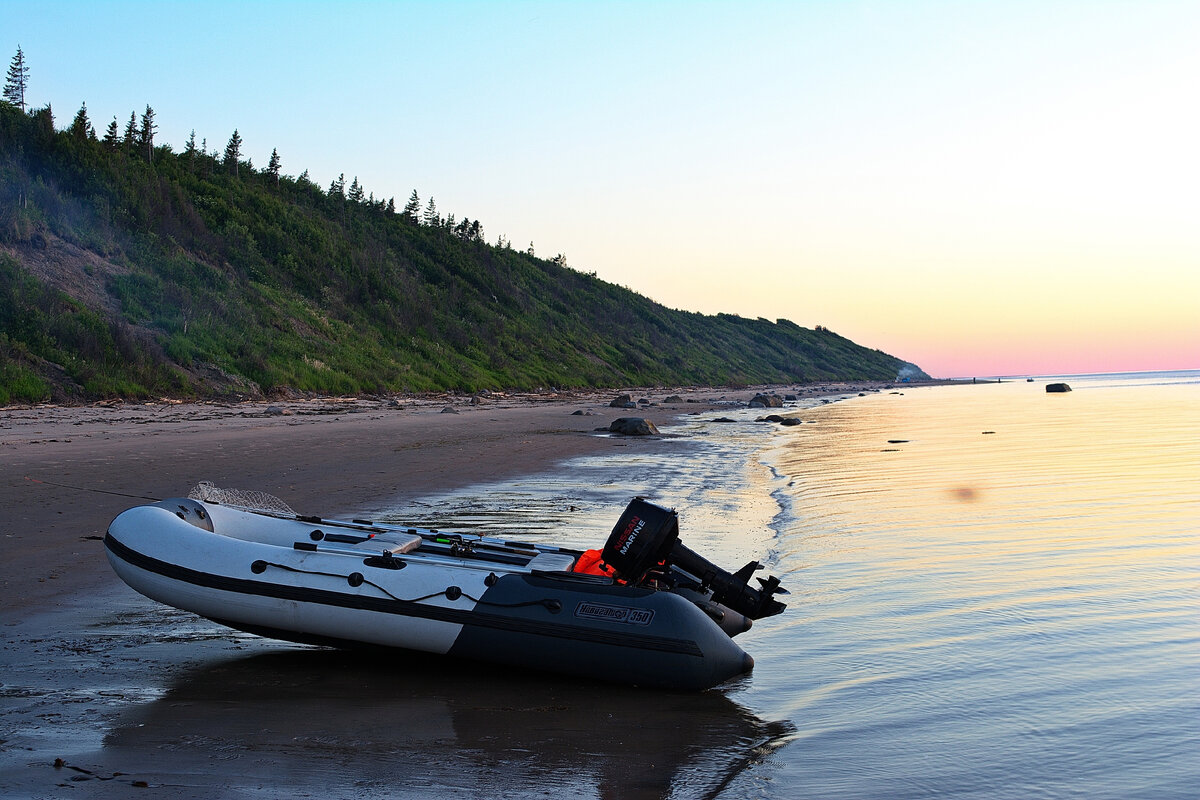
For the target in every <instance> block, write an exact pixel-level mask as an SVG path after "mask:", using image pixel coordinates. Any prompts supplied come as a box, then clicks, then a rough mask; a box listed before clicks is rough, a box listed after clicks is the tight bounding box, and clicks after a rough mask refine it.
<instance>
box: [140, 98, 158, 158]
mask: <svg viewBox="0 0 1200 800" xmlns="http://www.w3.org/2000/svg"><path fill="white" fill-rule="evenodd" d="M156 133H158V125H156V124H154V109H153V108H151V107H150V105H149V104H147V105H146V113H144V114H142V127H141V129H140V130H139V131H138V145H139V146H140V147H144V148H146V163H147V164H149V163H150V162H152V161H153V160H154V134H156Z"/></svg>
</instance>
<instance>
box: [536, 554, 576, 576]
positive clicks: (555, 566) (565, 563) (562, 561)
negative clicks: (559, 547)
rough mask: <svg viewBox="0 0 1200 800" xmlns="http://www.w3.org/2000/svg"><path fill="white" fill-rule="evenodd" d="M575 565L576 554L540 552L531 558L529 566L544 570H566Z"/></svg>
mask: <svg viewBox="0 0 1200 800" xmlns="http://www.w3.org/2000/svg"><path fill="white" fill-rule="evenodd" d="M573 566H575V556H573V555H570V554H568V553H538V554H537V555H536V556H534V557H533V558H531V559H529V568H530V569H536V570H540V571H543V572H566V571H568V570H570V569H571V567H573Z"/></svg>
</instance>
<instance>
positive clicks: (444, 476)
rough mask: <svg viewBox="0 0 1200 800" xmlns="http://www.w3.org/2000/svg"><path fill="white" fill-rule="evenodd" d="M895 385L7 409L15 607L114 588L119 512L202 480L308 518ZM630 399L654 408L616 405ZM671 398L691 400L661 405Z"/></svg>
mask: <svg viewBox="0 0 1200 800" xmlns="http://www.w3.org/2000/svg"><path fill="white" fill-rule="evenodd" d="M891 386H893V385H892V384H882V383H869V382H851V383H838V384H834V383H829V384H821V385H816V386H795V387H785V386H775V387H748V388H745V389H739V390H732V389H712V388H707V387H694V388H666V389H663V388H657V389H622V390H612V391H588V392H557V393H513V394H500V393H495V394H492V395H488V396H484V397H480V396H476V397H475V398H472V397H467V396H449V397H448V396H433V397H430V396H428V395H425V396H407V397H402V398H399V397H389V398H377V397H376V398H355V397H348V398H339V397H324V398H314V399H305V400H287V401H263V400H255V401H246V402H240V403H218V402H207V403H178V402H175V401H161V402H156V403H153V402H143V403H121V402H105V403H98V404H92V405H89V406H62V405H52V404H43V405H38V406H19V407H8V408H2V409H0V463H3V464H4V465H5V466H4V468H3V472H2V475H3V477H2V479H0V519H2V523H0V536H2V537H3V542H4V546H5V550H6V553H7V558H6V559H5V561H4V563H3V565H0V591H3V592H4V593H5V596H6V597H8V598H10V599H9V600H8V601H7V602H6V605H7V606H8V609H9V613H10V614H11V613H12V612H14V611H16V610H17V609H18V608H27V607H35V606H36V607H45V606H46V605H47V604H48V603H54V602H55V601H57V600H59V599H61V598H62V597H64V596H68V595H72V594H76V593H79V592H81V591H89V590H94V589H96V588H99V587H101V586H104V585H106V584H110V585H115V582H116V581H117V578H116V576H115V575H113V574H112V573H111V571H110V570H109V569H108V564H107V560H106V559H105V558H104V557H103V549H102V547H101V546H100V543H99V540H100V539H102V538H103V534H104V531H105V529H106V528H107V525H108V523H109V521H111V520H112V518H113V517H115V516H116V515H117V514H118V513H120V512H121V511H123V510H125V509H126V508H128V507H130V506H131V505H135V504H136V503H137V502H139V501H141V500H143V499H150V500H154V499H161V498H165V497H177V496H180V495H184V494H186V493H187V492H188V491H190V490H191V489H192V487H194V486H195V485H196V484H198V483H199V482H201V481H205V480H208V481H212V482H213V483H215V484H216V485H218V486H220V487H222V488H234V489H248V490H257V491H263V492H268V493H270V494H274V495H277V496H278V497H280V498H281V499H282V500H284V501H285V502H287V503H288V504H289V505H291V506H292V507H293V508H296V509H297V511H299V512H301V513H310V514H321V515H329V516H335V515H351V514H365V515H368V516H369V515H371V514H372V513H373V512H374V511H375V510H377V509H378V508H382V507H391V508H394V507H395V506H396V505H397V504H398V503H400V504H402V503H403V502H405V501H406V500H411V499H415V498H418V497H420V496H421V495H422V494H426V493H430V492H435V491H444V490H448V489H457V488H462V487H465V486H469V485H472V484H475V483H483V482H486V481H491V480H497V479H503V478H511V477H516V476H520V475H524V474H530V473H533V472H537V471H539V470H542V469H546V468H548V467H550V466H552V465H553V464H555V463H558V462H561V461H563V460H566V459H569V458H572V457H575V456H579V455H587V454H593V453H600V452H604V451H605V450H607V449H610V448H612V447H613V446H614V445H615V444H616V441H617V440H616V439H614V438H610V437H608V436H601V435H596V430H595V429H596V428H598V427H606V426H607V425H608V424H609V423H610V422H611V421H612V420H613V419H616V418H617V417H622V416H643V417H646V418H647V419H650V420H651V421H652V422H653V423H654V424H655V425H659V426H667V425H670V424H671V423H672V422H673V421H674V420H675V419H677V418H680V417H683V416H686V415H690V414H697V413H707V412H710V411H714V410H718V409H720V408H722V407H730V406H742V407H744V406H745V405H746V403H747V402H748V401H749V399H750V398H752V397H753V396H754V395H755V394H756V393H758V392H760V391H764V392H770V391H775V392H778V393H779V394H781V395H783V394H787V393H794V394H797V395H798V396H801V397H802V398H803V397H827V396H834V395H844V394H857V393H859V392H864V393H865V392H871V391H882V390H883V389H884V388H890V387H891ZM618 394H629V395H631V397H632V398H633V399H634V401H635V402H636V401H638V400H646V401H648V403H647V402H644V403H642V404H640V405H639V406H638V407H637V408H636V409H623V408H611V407H609V402H610V401H611V400H612V399H613V398H614V397H615V396H617V395H618ZM672 396H678V397H679V398H680V399H681V400H682V401H683V402H678V403H670V404H667V403H665V402H664V401H665V398H667V397H672ZM447 409H452V410H453V411H454V412H455V413H447ZM772 410H774V409H772ZM784 410H786V409H784ZM576 412H578V413H576ZM618 438H621V439H625V441H628V439H627V438H626V437H618Z"/></svg>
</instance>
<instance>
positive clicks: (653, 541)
mask: <svg viewBox="0 0 1200 800" xmlns="http://www.w3.org/2000/svg"><path fill="white" fill-rule="evenodd" d="M602 558H603V559H604V562H605V563H606V564H608V565H609V566H610V567H612V568H613V569H615V570H616V573H617V577H619V578H621V579H622V580H625V581H628V582H629V583H634V584H636V583H640V582H641V581H642V580H644V579H645V578H646V576H647V574H648V573H650V572H652V571H655V570H660V571H663V572H665V573H669V571H670V569H671V568H672V567H674V568H676V569H678V570H680V571H682V572H685V573H687V574H688V575H691V576H693V577H694V578H695V579H696V580H697V581H698V582H699V583H700V586H701V587H702V588H704V589H710V590H711V591H712V599H713V601H714V602H716V603H720V604H721V605H724V606H728V607H729V608H732V609H733V610H734V611H737V612H738V613H740V614H744V615H746V616H747V617H749V618H750V619H761V618H762V617H770V616H772V615H774V614H778V613H780V612H782V611H783V610H784V608H785V607H786V606H784V604H783V603H781V602H779V601H778V600H776V599H775V598H774V597H773V596H772V595H775V594H778V593H783V594H786V593H787V590H786V589H783V588H781V587H780V586H779V579H778V578H775V577H770V578H765V579H764V578H759V579H758V582H759V584H760V588H758V589H755V588H754V587H752V586H750V585H748V584H749V581H750V578H751V577H752V576H753V575H754V573H755V571H757V570H760V569H762V566H761V565H760V564H759V563H758V562H757V561H751V562H750V563H749V564H747V565H746V566H744V567H742V568H741V569H739V570H738V571H737V572H735V573H729V572H726V571H725V570H723V569H721V568H720V567H718V566H716V565H715V564H713V563H712V562H711V561H709V560H708V559H706V558H704V557H703V556H701V555H700V554H698V553H696V552H695V551H693V550H691V549H690V548H688V547H686V546H685V545H684V544H683V543H682V542H680V541H679V515H678V514H677V513H676V512H675V510H674V509H666V508H663V507H662V506H657V505H655V504H654V503H649V502H647V501H645V500H643V499H641V498H640V497H636V498H634V499H633V500H632V501H631V502H630V503H629V505H628V506H627V507H626V508H625V513H624V514H622V515H621V518H620V519H619V520H617V525H616V527H614V528H613V531H612V533H611V534H610V535H609V537H608V541H607V542H605V544H604V552H603V555H602Z"/></svg>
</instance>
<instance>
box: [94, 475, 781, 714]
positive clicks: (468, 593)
mask: <svg viewBox="0 0 1200 800" xmlns="http://www.w3.org/2000/svg"><path fill="white" fill-rule="evenodd" d="M248 497H250V495H249V494H246V493H237V492H231V491H228V490H221V489H216V488H215V487H213V486H212V485H211V484H202V485H201V486H200V487H197V489H196V490H193V491H192V493H191V494H190V495H189V496H188V497H186V498H175V499H170V500H164V501H161V502H156V503H151V504H147V505H141V506H137V507H134V508H131V509H129V510H127V511H125V512H123V513H121V514H120V515H119V516H117V518H116V519H114V520H113V522H112V523H111V525H109V528H108V533H107V535H106V536H105V538H104V544H105V548H106V550H107V553H108V558H109V561H110V562H111V563H112V567H113V569H114V570H115V571H116V573H117V575H119V576H120V577H121V579H122V580H124V581H125V582H126V583H127V584H129V586H131V587H132V588H133V589H135V590H137V591H138V592H141V593H142V594H144V595H145V596H147V597H149V598H151V599H153V600H156V601H158V602H161V603H165V604H167V605H170V606H174V607H176V608H180V609H183V610H185V611H190V612H193V613H196V614H199V615H201V616H203V617H206V618H208V619H210V620H213V621H214V622H217V623H220V624H222V625H226V626H228V627H231V628H235V629H238V630H242V631H247V632H250V633H254V634H259V635H262V636H267V637H271V638H275V639H283V640H287V641H295V642H303V643H308V644H320V645H330V646H337V647H383V648H403V649H408V650H420V651H425V652H431V653H438V654H446V655H450V656H456V657H462V658H469V659H477V660H483V661H489V662H494V663H499V664H505V665H509V666H514V667H518V668H530V669H536V670H550V671H554V672H560V673H565V674H570V675H577V676H583V677H588V678H596V679H600V680H606V681H612V682H618V683H625V684H635V685H641V686H655V687H662V688H670V689H686V690H698V689H705V688H709V687H711V686H715V685H717V684H719V683H722V682H723V681H726V680H728V679H730V678H733V677H735V676H737V675H741V674H743V673H745V672H748V671H750V669H751V668H752V667H753V664H754V661H753V659H752V658H751V657H750V656H749V655H748V654H747V653H746V652H744V651H743V650H742V649H741V648H740V647H739V646H738V645H737V644H735V643H734V641H733V637H734V636H736V635H737V634H739V633H742V632H744V631H746V630H748V629H749V628H750V626H751V623H752V621H753V620H755V619H759V618H762V617H767V616H771V615H773V614H778V613H780V612H782V611H783V610H784V605H783V603H781V602H779V601H778V600H777V599H776V598H775V595H776V594H781V593H786V592H785V590H784V589H782V588H781V587H780V585H779V580H778V579H777V578H775V577H769V578H758V579H757V580H758V584H759V585H758V586H757V587H756V586H751V585H750V581H751V578H752V576H753V574H754V572H756V571H757V570H759V569H760V568H761V567H760V566H759V564H758V562H756V561H752V562H750V563H749V564H747V565H746V566H744V567H742V568H741V569H740V570H738V571H737V572H735V573H730V572H727V571H725V570H723V569H721V568H720V567H717V566H715V565H714V564H712V563H710V562H709V561H708V560H706V559H705V558H703V557H702V556H700V555H698V554H697V553H695V552H693V551H692V550H690V549H689V548H688V547H686V546H685V545H684V544H682V542H680V541H679V524H678V515H677V513H676V512H675V511H674V510H673V509H667V508H664V507H662V506H658V505H655V504H653V503H650V502H647V501H645V500H643V499H640V498H635V499H634V500H632V501H631V502H630V503H629V505H628V507H627V508H626V509H625V511H624V513H623V514H622V515H621V517H620V519H619V520H618V521H617V524H616V526H615V527H614V528H613V531H612V534H611V535H610V536H609V538H608V540H607V541H606V542H605V544H604V546H603V549H599V550H587V551H580V550H572V549H569V548H562V547H554V546H548V545H543V544H530V543H526V542H519V541H508V540H502V539H497V538H492V537H487V536H477V535H469V534H454V533H447V532H445V531H440V530H436V529H429V528H414V527H405V526H397V525H389V524H379V523H376V522H372V521H370V520H360V519H355V520H341V521H339V520H330V519H322V518H320V517H313V516H304V515H300V514H296V513H295V512H293V511H292V510H291V509H290V508H288V507H287V506H286V505H285V504H283V503H282V502H280V501H279V500H277V499H275V498H272V497H271V496H270V495H261V494H259V495H258V496H257V497H253V498H250V499H247V498H248ZM262 498H266V500H265V501H264V500H263V499H262Z"/></svg>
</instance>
